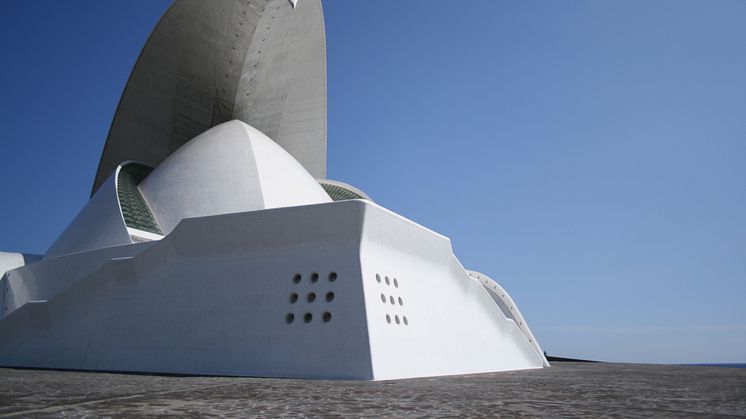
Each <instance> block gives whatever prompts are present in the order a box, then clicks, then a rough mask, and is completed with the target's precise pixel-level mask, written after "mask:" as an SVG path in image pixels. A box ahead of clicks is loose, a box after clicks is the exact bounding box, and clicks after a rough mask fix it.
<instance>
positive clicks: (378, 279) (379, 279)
mask: <svg viewBox="0 0 746 419" xmlns="http://www.w3.org/2000/svg"><path fill="white" fill-rule="evenodd" d="M376 281H377V282H381V275H378V274H376Z"/></svg>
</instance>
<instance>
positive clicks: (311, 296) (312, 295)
mask: <svg viewBox="0 0 746 419" xmlns="http://www.w3.org/2000/svg"><path fill="white" fill-rule="evenodd" d="M306 299H307V300H308V302H309V303H312V302H314V301H316V293H315V292H309V293H308V297H306Z"/></svg>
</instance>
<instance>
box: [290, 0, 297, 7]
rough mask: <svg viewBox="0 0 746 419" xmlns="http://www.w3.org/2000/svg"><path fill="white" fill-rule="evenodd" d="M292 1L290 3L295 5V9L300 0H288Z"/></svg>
mask: <svg viewBox="0 0 746 419" xmlns="http://www.w3.org/2000/svg"><path fill="white" fill-rule="evenodd" d="M288 1H289V2H290V5H291V6H293V9H295V6H296V5H297V4H298V0H288Z"/></svg>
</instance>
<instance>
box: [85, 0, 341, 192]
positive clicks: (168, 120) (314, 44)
mask: <svg viewBox="0 0 746 419" xmlns="http://www.w3.org/2000/svg"><path fill="white" fill-rule="evenodd" d="M233 119H238V120H241V121H243V122H246V123H247V124H249V125H251V126H253V127H255V128H257V129H258V130H260V131H262V132H263V133H264V134H266V135H267V136H269V137H270V138H272V139H273V140H274V141H276V142H277V143H278V144H280V145H281V146H282V147H283V148H284V149H285V150H287V151H288V152H289V153H290V154H292V155H293V157H295V158H296V159H297V160H298V161H299V162H300V163H301V164H302V165H303V166H304V167H305V168H306V170H308V171H309V172H310V173H311V174H312V175H313V176H314V177H317V178H325V177H326V45H325V34H324V16H323V12H322V9H321V1H320V0H304V1H301V2H298V5H297V7H296V8H293V7H292V6H291V5H290V2H288V1H287V0H246V1H239V0H176V1H174V3H173V5H172V6H171V7H170V8H169V10H168V11H167V12H166V13H165V15H164V16H163V17H162V18H161V21H160V22H159V23H158V26H157V27H156V28H155V29H154V30H153V33H152V34H151V36H150V38H149V39H148V42H147V44H146V45H145V47H144V48H143V50H142V53H141V54H140V57H139V58H138V60H137V64H136V65H135V67H134V69H133V70H132V74H131V75H130V78H129V81H128V82H127V87H126V88H125V90H124V93H123V94H122V98H121V100H120V102H119V106H118V108H117V112H116V115H115V116H114V121H113V122H112V125H111V130H110V131H109V136H108V138H107V140H106V145H105V146H104V151H103V153H102V155H101V161H100V163H99V167H98V171H97V172H96V178H95V181H94V185H93V192H95V191H96V190H97V189H98V188H99V187H100V186H101V185H102V184H103V182H104V181H105V180H106V178H108V177H109V175H110V174H111V173H112V172H113V171H114V170H115V169H116V167H117V165H119V164H120V163H122V162H123V161H128V160H135V161H140V162H143V163H147V164H148V165H150V166H153V167H155V166H157V165H158V164H159V163H160V162H161V161H163V160H164V159H165V158H166V157H168V156H169V155H170V154H171V153H172V152H174V150H176V149H178V148H179V147H180V146H181V145H183V144H185V143H186V142H187V141H189V140H191V139H192V138H194V137H196V136H197V135H199V134H201V133H203V132H205V131H206V130H207V129H209V128H210V127H213V126H215V125H218V124H220V123H223V122H226V121H230V120H233ZM91 195H93V193H92V194H91Z"/></svg>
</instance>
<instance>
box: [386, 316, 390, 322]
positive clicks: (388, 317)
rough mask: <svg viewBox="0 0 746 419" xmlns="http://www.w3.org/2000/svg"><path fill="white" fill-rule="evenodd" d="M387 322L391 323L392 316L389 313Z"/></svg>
mask: <svg viewBox="0 0 746 419" xmlns="http://www.w3.org/2000/svg"><path fill="white" fill-rule="evenodd" d="M386 323H391V316H389V315H388V314H387V315H386Z"/></svg>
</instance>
